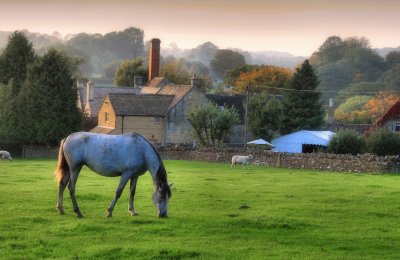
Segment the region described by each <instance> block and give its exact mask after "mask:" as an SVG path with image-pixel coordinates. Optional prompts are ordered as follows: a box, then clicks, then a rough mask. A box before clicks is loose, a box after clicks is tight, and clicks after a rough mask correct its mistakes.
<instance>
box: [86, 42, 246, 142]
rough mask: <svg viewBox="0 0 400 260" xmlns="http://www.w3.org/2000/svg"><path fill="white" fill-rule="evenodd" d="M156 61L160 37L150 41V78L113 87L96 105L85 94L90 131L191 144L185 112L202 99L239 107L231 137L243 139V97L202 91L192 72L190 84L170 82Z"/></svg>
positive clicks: (191, 139) (237, 139)
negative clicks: (92, 118)
mask: <svg viewBox="0 0 400 260" xmlns="http://www.w3.org/2000/svg"><path fill="white" fill-rule="evenodd" d="M159 65H160V40H158V39H153V40H152V41H151V45H150V60H149V82H148V83H147V84H146V85H145V86H137V87H135V88H129V90H127V89H128V88H126V89H125V90H122V89H121V90H119V91H120V92H118V91H115V90H112V91H111V92H109V93H106V94H103V95H104V97H103V100H102V101H101V103H100V105H99V106H98V109H96V107H97V105H95V103H96V102H98V101H93V102H90V99H88V98H87V99H86V100H87V101H86V105H88V104H89V105H91V108H90V110H89V109H87V111H88V113H89V112H90V114H91V115H96V116H97V115H98V123H97V126H96V127H95V128H93V129H92V130H91V132H96V133H107V134H121V133H125V132H129V131H133V132H138V133H141V134H142V135H144V136H145V137H146V138H148V139H149V140H151V141H153V142H154V143H157V144H192V143H193V142H194V139H193V137H192V130H193V128H192V126H191V124H190V123H189V121H188V119H187V117H186V113H187V112H188V111H189V110H190V109H191V108H193V107H196V106H199V105H200V104H204V103H205V102H214V103H216V104H218V106H220V107H223V106H225V105H229V106H232V105H235V106H237V107H238V109H237V110H238V112H239V115H240V119H241V123H240V125H239V126H236V127H235V134H234V135H233V137H232V138H233V139H232V140H233V142H235V143H236V142H241V143H243V131H244V130H243V129H244V108H243V100H244V97H240V96H237V97H230V96H221V95H205V94H204V93H202V92H201V90H200V88H199V83H200V82H199V80H198V79H197V78H196V77H195V76H193V78H192V79H191V82H190V84H189V85H175V84H172V83H170V82H169V81H168V80H167V79H166V78H164V77H160V76H159V70H160V69H159ZM135 85H136V84H135ZM88 86H89V85H88ZM89 90H90V89H89V87H88V91H87V93H89V94H87V95H90V91H89ZM98 96H100V94H98ZM96 100H99V98H97V99H96ZM85 111H86V106H85ZM96 111H97V113H96ZM235 136H239V137H236V138H235Z"/></svg>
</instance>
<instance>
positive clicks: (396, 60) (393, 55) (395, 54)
mask: <svg viewBox="0 0 400 260" xmlns="http://www.w3.org/2000/svg"><path fill="white" fill-rule="evenodd" d="M386 63H387V64H388V66H389V68H393V67H394V66H396V65H399V64H400V51H391V52H389V53H388V54H387V55H386Z"/></svg>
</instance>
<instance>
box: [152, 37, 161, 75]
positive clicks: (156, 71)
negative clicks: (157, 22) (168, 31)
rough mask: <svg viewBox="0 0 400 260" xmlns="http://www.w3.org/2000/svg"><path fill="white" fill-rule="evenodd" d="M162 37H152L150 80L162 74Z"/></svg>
mask: <svg viewBox="0 0 400 260" xmlns="http://www.w3.org/2000/svg"><path fill="white" fill-rule="evenodd" d="M160 43H161V41H160V39H156V38H153V39H151V44H150V57H149V81H150V80H152V79H154V78H156V77H158V76H160Z"/></svg>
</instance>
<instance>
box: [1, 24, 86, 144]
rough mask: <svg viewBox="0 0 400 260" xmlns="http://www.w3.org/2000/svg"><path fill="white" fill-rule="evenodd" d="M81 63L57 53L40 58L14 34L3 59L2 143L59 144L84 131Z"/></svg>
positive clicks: (20, 34)
mask: <svg viewBox="0 0 400 260" xmlns="http://www.w3.org/2000/svg"><path fill="white" fill-rule="evenodd" d="M78 65H79V60H76V59H73V58H70V57H68V56H67V55H66V54H65V53H63V52H60V51H57V50H56V49H49V50H48V51H46V52H45V53H44V54H43V55H41V56H40V55H37V54H36V53H35V52H34V50H33V47H32V43H30V42H29V41H28V40H27V38H26V37H25V35H24V34H23V33H22V32H15V33H13V34H12V35H11V36H10V37H9V41H8V44H7V46H6V48H5V49H4V51H3V52H2V53H1V55H0V103H1V104H2V105H1V106H0V122H1V123H0V142H1V143H6V144H30V143H35V144H54V143H56V142H59V141H60V140H61V139H62V138H64V137H65V136H66V135H67V134H69V133H71V132H74V131H76V130H79V129H81V122H82V118H83V116H82V114H81V112H80V111H79V110H78V108H77V88H76V83H75V82H76V81H75V79H76V75H77V74H78V73H77V71H78Z"/></svg>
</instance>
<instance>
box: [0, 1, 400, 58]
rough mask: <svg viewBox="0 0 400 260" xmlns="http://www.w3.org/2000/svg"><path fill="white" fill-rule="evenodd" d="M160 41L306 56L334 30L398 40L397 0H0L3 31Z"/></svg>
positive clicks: (382, 41) (389, 43)
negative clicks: (127, 33) (115, 34)
mask: <svg viewBox="0 0 400 260" xmlns="http://www.w3.org/2000/svg"><path fill="white" fill-rule="evenodd" d="M131 26H134V27H138V28H141V29H143V30H144V32H145V40H149V39H151V38H154V37H157V38H160V39H161V42H162V43H161V47H162V48H168V47H170V43H176V45H177V46H178V48H194V47H196V46H198V45H200V44H202V43H204V42H206V41H211V42H213V43H214V44H216V45H217V46H218V47H220V48H241V49H244V50H249V51H263V50H273V51H286V52H290V53H292V54H295V55H303V56H309V55H311V54H312V53H313V52H314V51H315V50H317V49H318V47H319V46H320V45H321V44H322V43H323V41H324V40H325V39H326V38H327V37H328V36H331V35H339V36H341V37H342V38H345V37H349V36H364V37H366V38H368V39H369V40H370V42H371V46H372V47H377V48H381V47H398V46H400V0H379V1H377V0H332V1H328V0H304V1H302V0H247V1H244V0H241V1H239V0H223V1H217V0H201V1H197V0H196V1H192V0H170V1H168V0H139V1H138V0H112V1H109V0H79V1H78V0H69V1H67V0H41V1H34V0H32V1H28V0H14V1H4V0H0V31H14V30H21V29H28V30H29V31H31V32H41V33H50V34H51V33H53V32H54V31H58V32H59V33H61V34H63V35H66V34H73V33H79V32H88V33H101V34H105V33H107V32H111V31H120V30H123V29H125V28H128V27H131Z"/></svg>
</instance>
